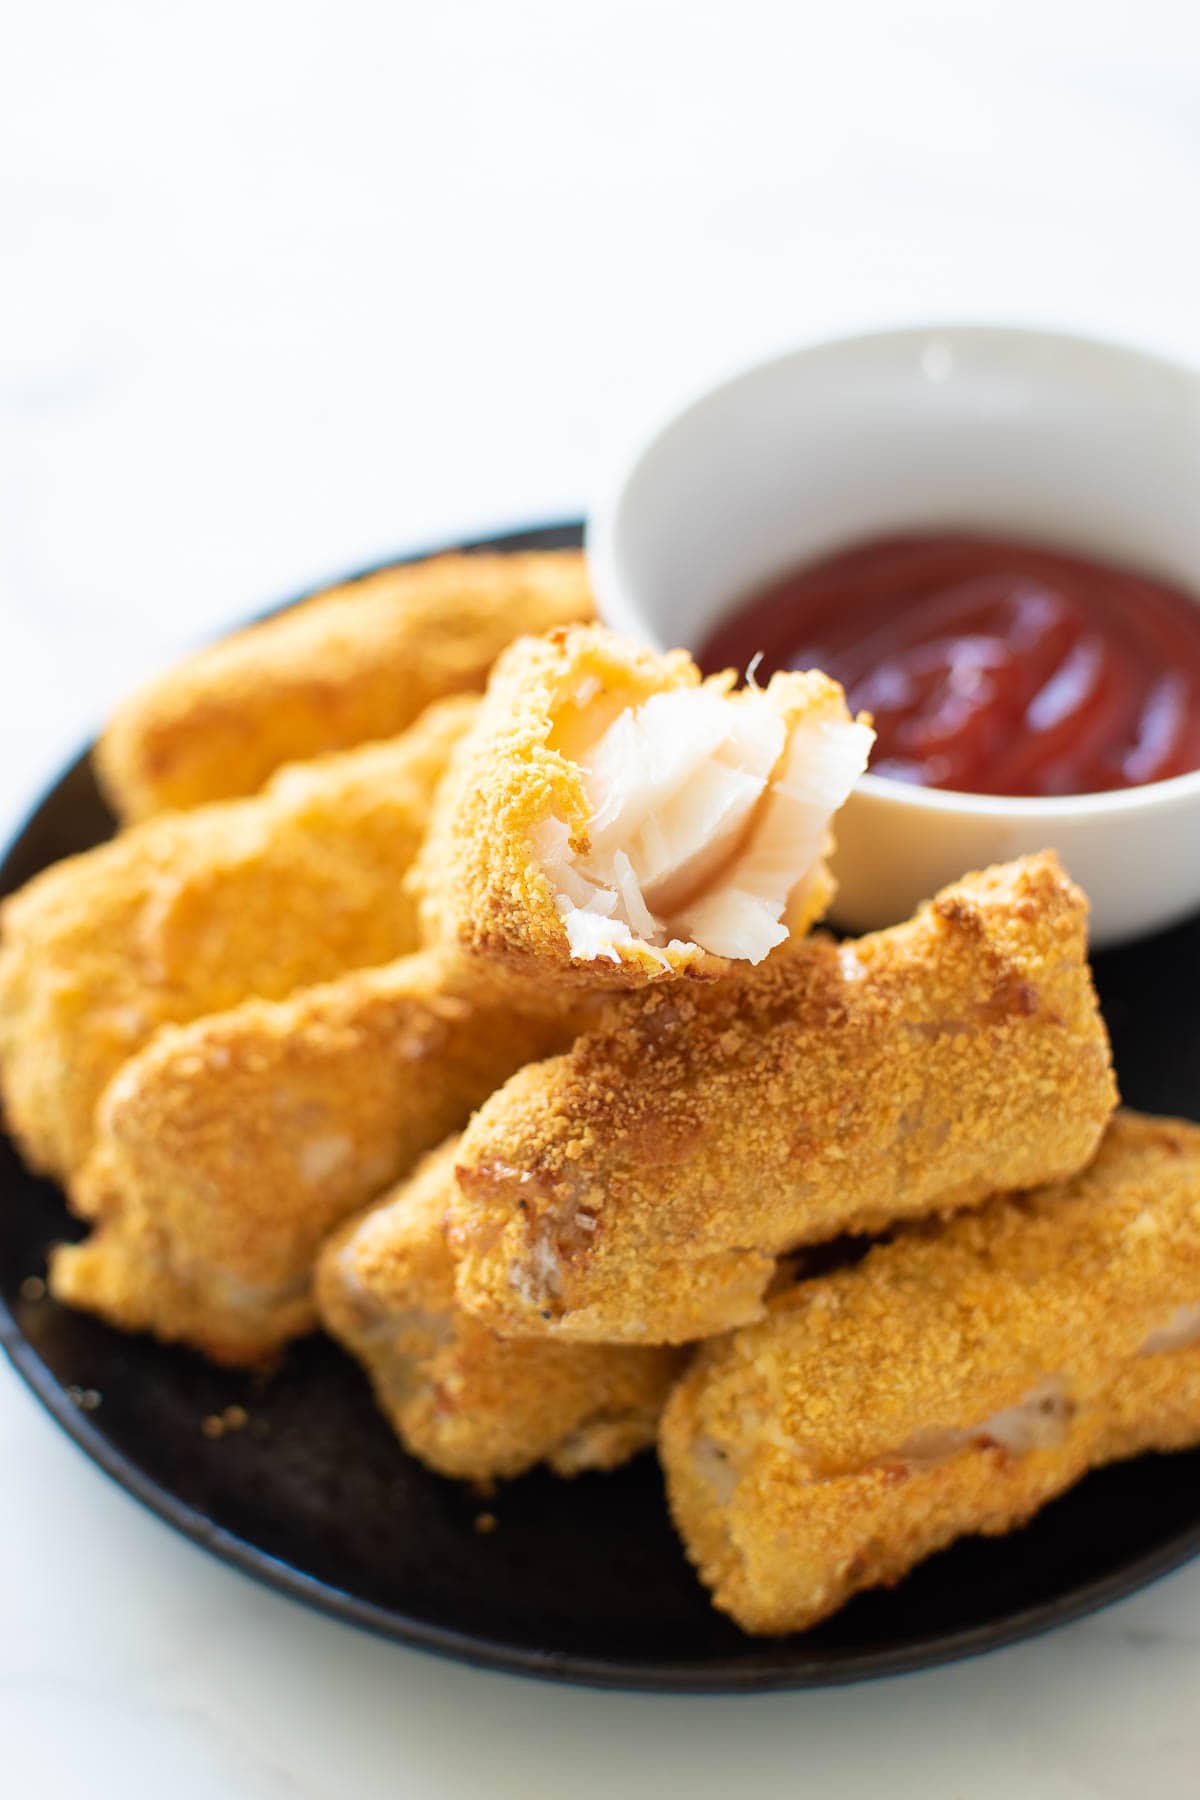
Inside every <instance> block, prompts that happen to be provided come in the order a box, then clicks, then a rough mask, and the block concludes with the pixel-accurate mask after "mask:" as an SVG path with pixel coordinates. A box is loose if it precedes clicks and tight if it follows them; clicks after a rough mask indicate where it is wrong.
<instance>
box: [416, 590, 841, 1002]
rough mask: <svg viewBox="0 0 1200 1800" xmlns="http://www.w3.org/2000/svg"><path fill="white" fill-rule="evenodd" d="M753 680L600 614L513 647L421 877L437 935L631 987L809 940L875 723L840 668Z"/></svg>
mask: <svg viewBox="0 0 1200 1800" xmlns="http://www.w3.org/2000/svg"><path fill="white" fill-rule="evenodd" d="M734 681H735V676H734V674H733V672H732V671H731V670H730V671H726V673H725V674H723V675H714V676H712V677H711V678H710V679H709V680H707V681H704V682H701V679H700V672H699V670H698V669H697V668H696V666H695V664H694V663H693V662H692V660H691V658H690V657H689V656H688V655H687V654H686V653H685V652H684V651H682V650H676V651H672V652H671V653H670V655H667V656H658V655H655V654H654V653H653V652H651V651H648V650H640V649H638V648H636V647H635V646H634V645H632V644H628V643H626V642H625V641H624V640H623V639H621V638H619V637H616V636H615V635H614V634H613V633H612V632H610V631H606V630H604V629H603V628H602V627H600V626H577V627H574V628H572V629H569V630H564V631H558V632H554V633H551V634H550V635H549V636H548V637H545V638H542V639H538V640H534V639H522V640H520V641H519V642H518V643H516V644H513V645H512V646H511V648H510V649H508V650H507V651H505V653H504V655H503V656H502V657H501V658H500V660H499V662H498V663H497V665H496V668H495V670H494V672H493V674H492V678H491V680H490V682H489V683H488V690H487V694H486V696H485V698H484V702H483V705H482V707H481V708H480V712H479V715H478V718H477V720H476V723H475V726H474V727H473V729H472V731H471V733H470V735H469V736H468V738H467V739H466V740H465V741H464V743H463V744H462V746H461V747H460V750H459V752H458V753H457V754H456V756H455V759H454V764H453V767H452V771H451V773H450V775H449V776H448V777H447V780H446V784H445V786H444V788H443V789H442V792H441V794H440V795H439V799H438V804H437V806H436V808H435V811H434V818H433V822H432V824H431V826H430V835H429V839H428V842H427V845H426V848H425V850H424V852H423V853H422V855H421V857H420V859H419V861H418V863H417V865H416V867H415V868H414V870H413V877H412V879H413V883H414V885H415V886H417V887H418V888H419V889H420V890H421V892H422V893H423V895H424V901H425V907H424V918H425V925H426V933H427V937H428V939H429V940H430V941H432V940H433V939H435V938H437V937H446V936H449V938H450V939H451V941H453V942H454V943H455V944H456V945H457V946H458V948H459V949H461V950H465V951H467V952H469V953H471V954H473V955H475V956H478V957H481V958H484V959H487V960H490V961H493V962H495V963H498V964H500V965H502V966H504V967H508V968H512V969H516V970H518V971H522V972H528V973H531V974H535V975H536V976H537V977H538V978H539V979H542V980H544V979H546V978H548V977H549V978H555V977H557V978H559V979H561V980H570V979H574V980H575V981H577V982H582V983H584V984H586V985H589V986H595V985H596V984H598V983H600V984H607V985H610V986H614V987H632V986H640V985H642V984H644V983H645V982H647V981H653V980H660V979H662V978H663V977H664V976H666V977H669V976H673V975H677V974H684V975H692V976H701V977H703V976H713V975H719V974H722V973H724V972H725V971H726V970H727V969H728V968H729V966H730V963H731V961H733V960H736V959H739V958H744V959H746V960H748V961H750V962H754V963H757V962H760V961H761V960H762V959H763V957H765V956H766V955H767V953H768V951H770V950H771V949H773V948H774V947H775V946H776V945H777V944H780V943H782V942H783V941H784V940H785V939H786V938H787V937H788V936H789V934H791V935H792V936H800V935H801V934H802V933H803V932H804V931H805V930H806V929H807V927H808V926H809V925H810V924H811V923H812V921H813V920H814V919H816V918H818V917H819V916H820V915H821V913H822V912H823V911H824V910H825V908H826V906H827V905H828V903H829V900H830V898H831V895H832V892H833V888H832V883H831V881H830V877H829V873H828V870H827V868H826V865H825V854H826V851H827V850H828V848H829V843H830V837H829V822H830V819H831V818H832V816H833V814H834V813H835V812H836V811H837V809H838V808H839V807H840V806H841V804H842V802H843V801H844V800H845V798H846V796H847V794H848V793H849V792H850V789H851V788H852V787H853V785H854V783H855V781H856V780H857V779H858V777H859V776H860V775H861V774H862V771H863V769H864V768H865V767H866V762H867V754H868V751H869V749H870V745H871V739H872V733H871V730H870V728H869V726H868V725H867V724H866V723H865V722H863V721H859V722H857V723H855V722H854V721H852V720H851V718H850V715H849V713H848V712H847V711H846V703H845V700H844V699H843V696H842V690H841V688H840V687H838V685H837V683H836V682H833V681H830V680H829V679H828V678H827V677H826V676H824V675H820V674H816V673H811V674H806V675H800V674H781V675H776V676H774V677H773V678H772V680H771V683H770V685H769V686H768V687H766V688H759V687H756V686H754V685H751V686H749V687H746V688H743V689H741V690H740V691H738V692H734V691H733V689H734Z"/></svg>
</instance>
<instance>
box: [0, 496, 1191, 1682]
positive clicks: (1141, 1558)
mask: <svg viewBox="0 0 1200 1800" xmlns="http://www.w3.org/2000/svg"><path fill="white" fill-rule="evenodd" d="M582 537H583V526H582V523H581V521H579V520H578V519H564V520H554V521H550V522H548V523H545V524H541V525H538V524H533V525H528V526H523V527H521V528H519V529H514V530H511V531H505V532H499V533H493V534H491V535H488V536H484V537H473V538H467V539H462V538H459V539H456V540H452V541H449V542H445V543H440V544H437V545H435V546H432V547H430V546H423V547H422V548H420V549H418V550H412V551H408V552H405V553H403V554H399V555H394V556H390V557H387V558H385V559H384V560H382V561H380V562H376V563H372V564H371V565H369V566H368V567H365V568H361V569H358V570H356V571H355V572H354V573H353V574H351V575H348V576H344V577H342V578H341V579H340V581H338V582H337V583H336V585H342V584H343V583H346V582H352V581H357V580H362V579H364V578H366V577H367V576H369V575H373V574H378V573H380V572H381V571H383V570H385V569H389V568H392V567H395V566H396V565H398V564H401V563H405V562H413V561H418V560H420V559H422V558H424V557H427V556H433V555H437V554H442V553H444V552H447V551H461V550H468V551H470V550H482V551H486V550H499V551H517V550H523V549H550V548H568V547H575V546H578V545H579V544H580V543H581V542H582ZM333 585H335V582H322V583H321V584H320V585H319V586H318V587H316V588H312V589H307V590H306V591H305V592H304V593H303V594H298V595H296V596H294V597H293V599H291V600H289V601H285V602H283V603H282V605H281V606H279V607H273V608H271V609H270V610H271V611H272V612H275V611H283V610H285V608H286V607H287V606H290V605H295V604H297V603H298V602H299V601H300V600H304V599H308V598H309V597H310V596H311V595H312V594H314V593H320V592H323V591H324V590H325V589H326V588H327V587H330V586H333ZM262 616H266V615H262ZM88 754H89V752H87V751H84V752H83V753H82V755H81V756H80V757H78V758H76V759H75V760H74V761H73V762H72V763H71V764H70V765H69V766H68V767H67V769H66V770H64V772H63V773H62V775H61V776H60V777H59V779H58V780H57V781H56V782H54V783H53V784H52V786H51V787H50V788H49V789H48V790H47V792H46V793H45V794H44V795H43V796H42V798H41V799H40V800H39V801H38V802H37V803H36V804H35V805H34V806H33V807H32V808H31V809H30V811H29V812H28V813H27V814H26V816H25V818H24V820H23V821H22V822H21V823H20V824H19V825H18V827H17V829H16V831H15V833H14V834H13V836H12V838H11V840H10V842H9V844H8V846H7V848H6V850H5V852H4V856H3V858H2V860H0V893H4V892H7V891H9V889H10V888H11V886H12V885H13V880H12V874H11V871H12V868H13V865H14V864H15V863H16V862H17V860H18V858H19V857H20V855H21V852H22V850H23V847H24V845H25V842H26V839H27V837H28V836H29V834H30V832H31V831H32V830H33V829H34V828H35V827H36V824H37V822H38V820H39V818H40V817H41V816H42V814H43V812H44V811H45V810H46V808H48V807H49V806H51V805H52V804H53V801H54V799H55V797H56V795H57V794H58V792H59V790H60V788H61V787H63V785H64V784H65V783H66V782H67V781H68V780H69V779H70V776H71V774H72V772H73V771H74V769H76V768H77V767H78V765H79V763H80V762H82V761H85V760H86V758H87V755H88ZM0 1346H2V1347H3V1349H4V1351H5V1354H6V1355H7V1357H8V1360H9V1362H10V1363H11V1364H12V1366H13V1368H14V1369H15V1370H16V1372H17V1374H18V1375H19V1376H20V1377H21V1378H22V1380H23V1381H24V1382H25V1384H26V1386H27V1387H28V1388H29V1389H30V1390H31V1391H32V1393H33V1394H34V1395H35V1396H36V1398H37V1399H38V1400H39V1401H40V1403H41V1404H42V1406H44V1407H45V1409H46V1411H47V1412H48V1413H49V1414H50V1416H51V1417H52V1418H53V1419H54V1420H55V1421H56V1422H57V1423H58V1424H59V1425H60V1426H61V1427H62V1429H63V1430H64V1431H65V1432H66V1433H67V1435H68V1437H70V1438H71V1439H72V1440H73V1441H74V1442H75V1444H76V1445H78V1447H79V1448H80V1449H81V1450H82V1451H83V1453H84V1454H85V1455H86V1456H87V1457H89V1458H90V1460H91V1461H92V1462H94V1463H95V1464H97V1466H98V1467H99V1468H101V1469H103V1471H104V1472H105V1474H106V1475H108V1476H110V1477H111V1479H112V1480H113V1481H115V1482H116V1483H117V1484H118V1485H119V1486H120V1487H122V1488H124V1489H125V1491H126V1492H127V1493H128V1494H131V1495H132V1496H133V1498H134V1499H136V1500H138V1501H140V1502H141V1504H142V1505H143V1506H145V1507H147V1508H148V1509H149V1510H150V1511H151V1512H153V1513H155V1514H157V1516H158V1517H159V1518H160V1519H162V1520H164V1521H165V1522H166V1523H167V1524H168V1525H171V1526H172V1527H174V1529H175V1530H176V1531H178V1532H180V1533H181V1534H182V1535H183V1536H184V1537H186V1538H188V1539H190V1541H191V1542H192V1543H194V1544H197V1545H199V1546H200V1547H201V1548H202V1549H204V1550H207V1551H209V1552H210V1553H211V1554H212V1555H213V1556H216V1557H218V1558H219V1559H220V1560H221V1561H222V1562H224V1563H226V1564H228V1565H229V1566H230V1567H232V1568H235V1569H238V1570H240V1571H241V1572H242V1573H243V1574H246V1575H249V1576H252V1577H253V1578H254V1579H256V1580H257V1581H259V1582H261V1583H262V1584H264V1585H265V1586H267V1587H269V1588H271V1589H273V1590H274V1591H275V1592H277V1593H280V1594H284V1595H286V1596H287V1597H288V1598H289V1599H292V1600H295V1601H298V1602H300V1603H301V1604H303V1605H306V1606H308V1607H311V1608H313V1609H314V1610H316V1611H317V1612H320V1613H323V1614H325V1615H326V1616H328V1617H330V1618H333V1619H336V1620H338V1621H339V1622H340V1623H342V1624H349V1625H355V1626H358V1627H360V1628H361V1629H364V1630H367V1631H371V1632H373V1633H375V1634H376V1635H377V1636H380V1637H384V1638H389V1639H391V1640H393V1641H395V1642H398V1643H401V1644H403V1645H405V1646H407V1647H409V1648H412V1649H419V1650H426V1651H432V1652H434V1653H436V1654H438V1655H441V1656H444V1657H447V1658H450V1659H451V1660H453V1661H456V1662H461V1663H466V1664H469V1665H472V1666H474V1667H477V1668H482V1669H489V1670H495V1671H500V1672H503V1673H507V1674H510V1675H526V1676H534V1677H539V1678H541V1679H543V1680H550V1681H555V1682H560V1683H568V1684H572V1685H576V1686H584V1687H594V1688H604V1689H617V1690H620V1689H625V1690H630V1689H632V1690H638V1691H642V1692H657V1693H674V1694H705V1693H707V1694H722V1693H723V1694H733V1693H749V1692H767V1691H771V1690H784V1689H797V1690H803V1689H818V1688H826V1687H842V1686H847V1685H849V1684H851V1683H854V1682H859V1681H867V1680H874V1679H878V1678H881V1677H884V1676H890V1675H901V1674H912V1673H916V1672H917V1671H919V1670H922V1669H932V1668H937V1667H940V1666H944V1665H945V1664H948V1663H954V1662H958V1661H961V1660H962V1659H964V1658H966V1657H971V1656H978V1655H981V1654H983V1653H984V1652H986V1651H989V1650H997V1649H1002V1648H1004V1647H1005V1646H1008V1645H1013V1644H1017V1643H1020V1642H1023V1641H1025V1640H1027V1639H1030V1638H1034V1637H1038V1636H1040V1635H1042V1634H1043V1633H1045V1632H1047V1631H1050V1630H1053V1629H1054V1628H1056V1627H1057V1626H1059V1625H1066V1624H1069V1623H1071V1622H1072V1621H1075V1620H1078V1619H1081V1618H1084V1617H1086V1616H1087V1615H1088V1614H1090V1613H1094V1612H1097V1611H1099V1610H1100V1609H1101V1608H1102V1607H1105V1606H1108V1605H1111V1604H1112V1603H1113V1602H1114V1601H1116V1600H1120V1599H1123V1598H1125V1597H1126V1596H1128V1595H1129V1594H1132V1593H1134V1592H1136V1591H1137V1590H1138V1589H1141V1588H1144V1587H1146V1586H1147V1585H1148V1584H1149V1583H1151V1582H1153V1581H1156V1580H1158V1579H1159V1578H1160V1577H1162V1576H1164V1575H1168V1574H1170V1573H1171V1571H1172V1570H1174V1569H1177V1568H1179V1567H1180V1566H1181V1565H1182V1564H1184V1563H1186V1562H1188V1561H1190V1560H1191V1558H1193V1557H1194V1556H1196V1555H1197V1554H1200V1519H1198V1520H1197V1522H1196V1523H1195V1524H1194V1525H1192V1526H1189V1527H1188V1528H1186V1529H1185V1530H1182V1531H1178V1532H1175V1533H1173V1534H1171V1535H1169V1536H1168V1537H1166V1538H1164V1539H1163V1541H1162V1542H1161V1543H1159V1544H1157V1545H1156V1546H1155V1547H1154V1548H1153V1549H1151V1550H1148V1551H1145V1552H1144V1553H1142V1554H1141V1555H1138V1556H1134V1557H1131V1558H1130V1559H1129V1560H1128V1561H1127V1562H1125V1563H1123V1564H1122V1565H1121V1566H1120V1567H1118V1568H1116V1569H1113V1570H1111V1571H1109V1572H1108V1573H1106V1574H1104V1575H1101V1576H1097V1577H1095V1578H1093V1579H1091V1580H1085V1581H1082V1582H1079V1583H1078V1584H1077V1585H1076V1586H1075V1587H1073V1588H1072V1589H1070V1590H1069V1591H1068V1592H1066V1593H1060V1594H1057V1595H1055V1596H1053V1597H1051V1598H1049V1599H1047V1600H1045V1601H1042V1602H1038V1603H1036V1604H1034V1605H1031V1606H1025V1607H1020V1608H1017V1609H1016V1610H1014V1611H1013V1612H1012V1613H1010V1614H1007V1615H1006V1616H1005V1617H1003V1618H1001V1619H998V1620H996V1619H993V1620H991V1621H989V1622H988V1623H987V1624H985V1625H980V1626H978V1627H970V1628H967V1629H964V1630H958V1631H949V1632H941V1633H937V1634H933V1635H931V1636H930V1637H929V1638H928V1639H926V1640H924V1641H922V1642H920V1643H917V1644H912V1643H909V1644H905V1645H903V1646H899V1647H897V1648H894V1649H884V1650H878V1651H869V1650H868V1651H853V1652H850V1653H847V1654H846V1655H845V1656H844V1657H840V1658H838V1659H837V1660H833V1661H831V1660H829V1659H827V1658H823V1657H814V1658H812V1659H811V1660H806V1659H805V1658H804V1657H803V1656H802V1655H800V1656H798V1655H797V1654H796V1650H795V1643H796V1640H795V1639H794V1638H793V1639H786V1640H781V1641H782V1642H785V1643H787V1644H788V1645H789V1650H788V1653H787V1655H786V1656H776V1655H773V1653H772V1647H771V1643H770V1641H769V1640H767V1641H765V1642H763V1643H762V1645H761V1646H759V1645H756V1646H755V1648H754V1650H753V1651H751V1653H750V1654H749V1655H747V1656H746V1657H745V1658H738V1659H737V1660H733V1659H729V1660H727V1661H724V1662H718V1663H714V1664H712V1665H711V1666H707V1667H703V1668H700V1667H696V1666H694V1665H689V1664H681V1665H676V1664H671V1663H662V1662H656V1663H639V1662H637V1661H635V1660H633V1659H622V1660H620V1661H613V1660H610V1659H605V1658H593V1657H588V1656H585V1655H581V1654H578V1653H576V1652H556V1651H544V1652H539V1651H533V1650H530V1649H528V1648H526V1647H523V1646H520V1645H514V1644H509V1643H506V1642H504V1641H503V1640H500V1639H496V1638H489V1637H483V1636H480V1635H475V1634H470V1633H463V1632H457V1631H453V1630H449V1629H447V1628H445V1627H444V1626H439V1625H434V1624H432V1623H430V1622H429V1621H427V1620H423V1619H420V1618H417V1617H414V1616H412V1615H410V1614H405V1613H401V1612H399V1611H395V1610H393V1609H391V1608H388V1607H383V1606H377V1605H374V1604H373V1603H372V1602H370V1601H369V1600H365V1599H363V1598H361V1597H359V1596H357V1595H354V1594H349V1593H346V1592H344V1591H343V1590H341V1589H339V1588H337V1587H334V1586H332V1585H330V1584H328V1583H325V1582H322V1581H320V1580H317V1579H316V1578H314V1577H313V1576H310V1575H308V1574H306V1573H305V1572H304V1570H303V1569H300V1568H297V1567H296V1566H294V1565H293V1564H291V1563H287V1562H284V1561H282V1560H281V1559H279V1558H277V1557H274V1556H271V1555H270V1554H269V1553H268V1552H266V1551H264V1550H262V1549H260V1548H258V1547H257V1546H255V1545H253V1544H250V1543H247V1542H245V1541H244V1540H243V1539H241V1538H239V1537H237V1536H236V1535H235V1534H233V1533H232V1532H230V1531H227V1530H225V1529H224V1528H223V1527H221V1526H218V1525H216V1524H214V1523H213V1521H212V1520H210V1519H209V1518H208V1517H207V1516H206V1515H205V1514H204V1513H203V1512H201V1511H200V1510H199V1509H197V1508H196V1507H194V1506H192V1505H190V1504H188V1503H187V1502H186V1501H183V1500H181V1499H180V1498H179V1497H178V1496H177V1495H176V1494H174V1493H172V1492H171V1490H170V1489H169V1488H167V1487H164V1486H163V1485H162V1484H161V1483H160V1482H158V1481H156V1480H154V1479H153V1478H152V1477H151V1476H149V1475H148V1474H147V1473H146V1472H145V1470H143V1469H142V1468H141V1467H140V1466H139V1465H138V1464H137V1463H136V1462H135V1461H134V1460H133V1459H132V1458H130V1457H128V1456H126V1455H124V1454H123V1453H122V1452H121V1451H119V1450H117V1449H115V1448H114V1446H113V1445H112V1444H111V1443H109V1442H108V1440H107V1439H106V1438H105V1437H104V1435H103V1433H102V1432H101V1431H99V1430H98V1429H97V1427H96V1426H95V1425H93V1423H92V1422H91V1420H90V1419H89V1417H88V1416H87V1414H86V1413H84V1412H83V1411H81V1409H80V1407H79V1406H78V1405H77V1404H76V1402H75V1400H74V1399H73V1398H72V1397H71V1395H70V1394H69V1392H68V1391H67V1389H66V1388H65V1387H64V1386H63V1385H62V1383H61V1382H60V1381H59V1380H58V1378H57V1377H56V1376H55V1375H54V1373H53V1372H52V1371H51V1369H50V1368H49V1367H48V1366H47V1364H46V1363H45V1362H43V1360H42V1358H41V1357H40V1356H39V1355H38V1353H37V1351H36V1349H35V1348H34V1346H33V1344H32V1343H31V1342H30V1340H29V1339H28V1338H27V1337H26V1335H25V1334H24V1332H23V1331H22V1329H21V1327H20V1324H19V1323H18V1321H17V1319H16V1317H15V1316H14V1314H13V1312H12V1310H11V1308H10V1307H9V1306H8V1304H7V1302H6V1301H5V1299H4V1298H3V1296H2V1295H0ZM751 1641H752V1640H747V1642H748V1643H750V1642H751Z"/></svg>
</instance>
